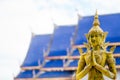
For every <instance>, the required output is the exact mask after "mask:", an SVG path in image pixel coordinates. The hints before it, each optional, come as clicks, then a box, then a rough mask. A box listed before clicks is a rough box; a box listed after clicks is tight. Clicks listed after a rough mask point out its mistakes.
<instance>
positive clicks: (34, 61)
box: [22, 34, 51, 67]
mask: <svg viewBox="0 0 120 80" xmlns="http://www.w3.org/2000/svg"><path fill="white" fill-rule="evenodd" d="M50 36H51V35H49V34H48V35H35V36H33V38H32V40H31V43H30V47H29V50H28V53H27V56H26V58H25V60H24V62H23V64H22V66H23V67H25V66H38V63H39V62H40V63H41V62H42V61H43V49H47V47H48V44H49V41H50Z"/></svg>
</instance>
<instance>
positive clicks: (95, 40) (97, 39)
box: [89, 33, 102, 47]
mask: <svg viewBox="0 0 120 80" xmlns="http://www.w3.org/2000/svg"><path fill="white" fill-rule="evenodd" d="M89 43H90V44H91V45H92V46H93V47H95V46H98V45H101V43H102V35H101V34H98V33H94V34H91V35H90V36H89Z"/></svg>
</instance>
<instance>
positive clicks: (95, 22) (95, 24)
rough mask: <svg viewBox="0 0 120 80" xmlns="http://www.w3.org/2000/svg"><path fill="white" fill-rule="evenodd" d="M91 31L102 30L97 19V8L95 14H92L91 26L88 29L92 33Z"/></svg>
mask: <svg viewBox="0 0 120 80" xmlns="http://www.w3.org/2000/svg"><path fill="white" fill-rule="evenodd" d="M92 32H98V33H99V32H100V33H101V32H103V30H102V29H101V28H100V22H99V19H98V14H97V10H96V14H95V16H94V21H93V27H92V28H91V29H90V30H89V33H92Z"/></svg>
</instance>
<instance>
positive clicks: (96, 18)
mask: <svg viewBox="0 0 120 80" xmlns="http://www.w3.org/2000/svg"><path fill="white" fill-rule="evenodd" d="M93 25H94V26H97V25H100V22H99V19H98V12H97V10H96V13H95V16H94V22H93Z"/></svg>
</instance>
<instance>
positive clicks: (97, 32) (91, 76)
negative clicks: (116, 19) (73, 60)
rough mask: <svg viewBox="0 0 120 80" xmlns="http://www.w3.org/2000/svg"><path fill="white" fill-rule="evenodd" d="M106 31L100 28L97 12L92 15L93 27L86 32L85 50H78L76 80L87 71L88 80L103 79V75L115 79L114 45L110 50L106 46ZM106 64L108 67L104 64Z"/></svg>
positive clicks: (79, 79)
mask: <svg viewBox="0 0 120 80" xmlns="http://www.w3.org/2000/svg"><path fill="white" fill-rule="evenodd" d="M106 36H107V32H103V30H102V29H101V28H100V22H99V19H98V14H97V11H96V14H95V16H94V22H93V27H92V28H91V29H90V30H89V32H88V34H86V38H87V42H88V43H85V46H86V48H87V51H86V52H85V53H83V51H82V49H79V51H80V52H81V53H82V54H81V56H80V60H79V62H78V68H77V72H76V80H81V79H82V78H83V77H84V76H85V75H86V74H87V73H88V80H104V77H103V75H105V76H107V77H109V78H111V79H112V80H115V79H116V74H117V71H116V67H115V59H114V57H113V52H114V49H115V46H113V47H112V48H111V49H110V51H107V50H106V48H107V46H108V43H105V38H106ZM106 65H107V66H108V69H107V68H105V66H106Z"/></svg>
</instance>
